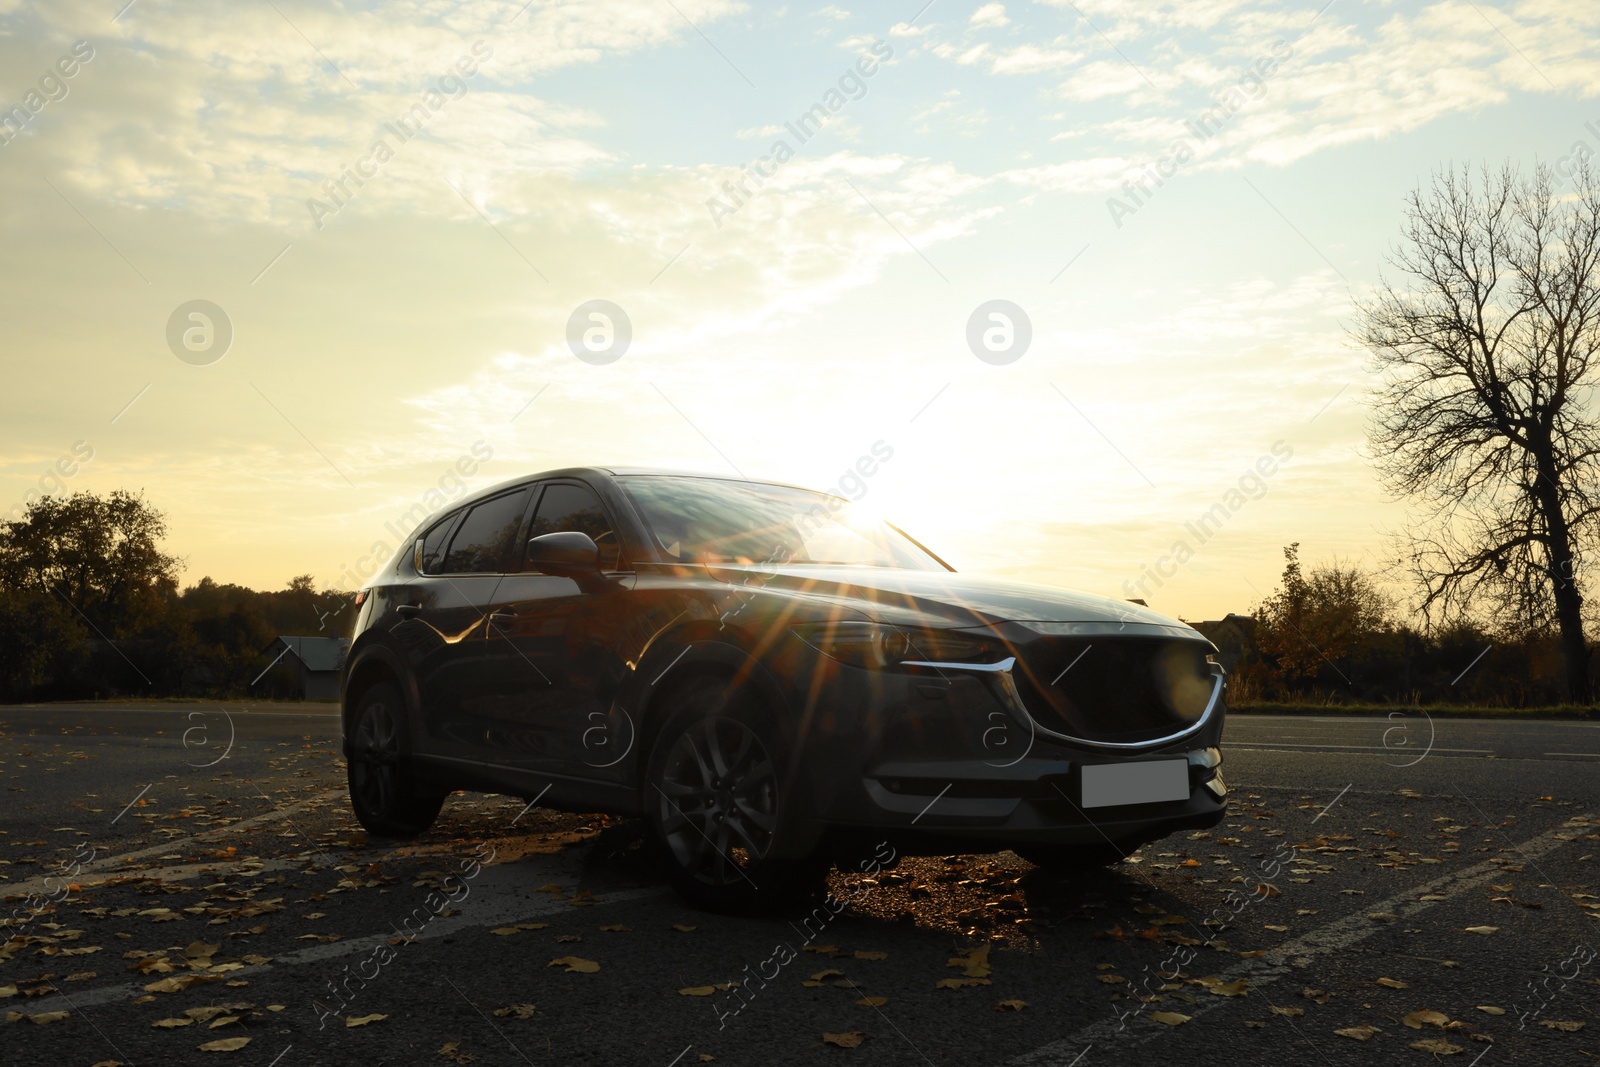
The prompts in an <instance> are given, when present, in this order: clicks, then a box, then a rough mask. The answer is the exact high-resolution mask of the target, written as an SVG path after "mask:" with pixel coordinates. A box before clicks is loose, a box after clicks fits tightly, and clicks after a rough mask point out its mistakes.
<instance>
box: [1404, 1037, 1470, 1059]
mask: <svg viewBox="0 0 1600 1067" xmlns="http://www.w3.org/2000/svg"><path fill="white" fill-rule="evenodd" d="M1408 1047H1409V1048H1414V1049H1416V1050H1417V1051H1418V1052H1431V1053H1433V1054H1434V1055H1435V1056H1454V1055H1456V1054H1457V1053H1461V1052H1465V1051H1467V1050H1466V1049H1465V1048H1464V1047H1463V1046H1461V1045H1452V1044H1451V1043H1450V1042H1448V1041H1446V1040H1445V1039H1444V1038H1442V1037H1432V1038H1428V1039H1427V1040H1426V1041H1413V1042H1411V1044H1410V1045H1409V1046H1408Z"/></svg>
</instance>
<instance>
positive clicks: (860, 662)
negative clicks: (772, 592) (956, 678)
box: [792, 622, 999, 670]
mask: <svg viewBox="0 0 1600 1067" xmlns="http://www.w3.org/2000/svg"><path fill="white" fill-rule="evenodd" d="M792 629H793V630H794V633H795V635H796V636H797V637H799V638H800V640H802V641H804V642H805V643H806V644H808V645H810V646H811V647H812V648H814V649H816V650H817V651H818V652H821V653H822V654H823V655H825V656H827V657H829V658H830V659H836V660H838V661H839V662H841V663H848V664H849V665H850V666H852V667H863V668H866V669H869V670H880V669H882V668H884V667H890V666H894V665H896V664H899V663H901V662H903V661H906V660H916V661H924V662H931V663H985V662H989V661H991V660H993V659H995V658H996V657H997V656H998V654H999V653H998V650H997V649H995V648H994V647H993V646H991V645H989V644H988V643H986V642H984V641H982V640H980V639H978V638H976V637H971V636H969V635H967V634H962V633H956V632H954V631H952V630H923V629H913V628H910V627H902V626H889V625H885V624H883V623H876V622H819V623H803V624H801V625H798V626H795V627H793V628H792Z"/></svg>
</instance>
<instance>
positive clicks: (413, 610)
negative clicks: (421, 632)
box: [394, 604, 422, 619]
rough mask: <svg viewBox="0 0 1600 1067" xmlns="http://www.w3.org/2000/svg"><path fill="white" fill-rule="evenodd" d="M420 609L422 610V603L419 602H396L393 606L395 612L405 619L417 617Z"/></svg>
mask: <svg viewBox="0 0 1600 1067" xmlns="http://www.w3.org/2000/svg"><path fill="white" fill-rule="evenodd" d="M421 610H422V605H421V604H396V605H395V606H394V612H395V614H396V615H399V616H400V617H401V618H405V619H414V618H416V617H417V613H418V612H420V611H421Z"/></svg>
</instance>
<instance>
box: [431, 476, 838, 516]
mask: <svg viewBox="0 0 1600 1067" xmlns="http://www.w3.org/2000/svg"><path fill="white" fill-rule="evenodd" d="M593 475H602V476H605V477H612V478H615V477H638V476H665V477H672V478H713V479H716V480H717V481H721V482H749V483H751V484H753V485H781V486H784V487H785V488H789V489H803V490H805V491H806V492H811V493H821V490H817V489H812V488H811V487H810V486H804V485H794V484H792V483H790V482H780V481H777V480H774V479H770V478H746V477H742V476H740V475H737V474H712V473H709V472H707V471H687V470H675V469H673V468H671V467H624V466H615V465H612V466H593V467H561V468H559V469H557V470H548V471H538V472H536V473H531V474H520V475H518V476H517V477H515V478H507V479H505V480H504V481H501V482H496V483H495V484H493V485H490V486H487V487H485V488H483V489H479V490H478V491H477V492H475V493H469V494H467V495H466V496H464V497H462V498H461V499H460V500H457V501H453V502H452V503H451V504H449V505H446V508H448V509H451V510H453V509H455V508H458V507H461V506H462V505H463V504H472V503H476V502H477V501H479V500H483V499H486V498H488V497H491V496H494V495H495V494H496V493H500V492H504V491H505V490H507V489H513V488H515V487H517V486H519V485H526V484H527V483H528V482H537V481H544V480H546V479H550V478H584V477H589V476H593ZM821 495H824V496H826V495H828V494H826V493H822V494H821ZM446 508H441V509H440V511H444V510H446ZM434 514H435V515H437V514H439V512H434Z"/></svg>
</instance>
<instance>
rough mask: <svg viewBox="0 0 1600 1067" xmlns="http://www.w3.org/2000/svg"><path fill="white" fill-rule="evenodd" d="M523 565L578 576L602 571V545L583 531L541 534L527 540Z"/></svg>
mask: <svg viewBox="0 0 1600 1067" xmlns="http://www.w3.org/2000/svg"><path fill="white" fill-rule="evenodd" d="M524 566H525V567H526V568H527V569H529V570H538V571H543V572H544V573H545V574H557V575H560V576H562V577H564V578H576V577H578V576H579V575H584V574H597V573H599V570H600V546H599V545H597V544H595V543H594V538H592V537H590V536H589V535H588V534H586V533H583V532H582V531H580V530H563V531H562V532H560V533H547V534H540V535H539V536H538V537H534V538H530V539H529V541H528V553H527V555H526V557H524Z"/></svg>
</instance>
